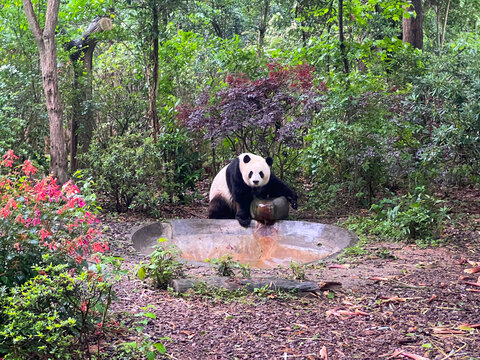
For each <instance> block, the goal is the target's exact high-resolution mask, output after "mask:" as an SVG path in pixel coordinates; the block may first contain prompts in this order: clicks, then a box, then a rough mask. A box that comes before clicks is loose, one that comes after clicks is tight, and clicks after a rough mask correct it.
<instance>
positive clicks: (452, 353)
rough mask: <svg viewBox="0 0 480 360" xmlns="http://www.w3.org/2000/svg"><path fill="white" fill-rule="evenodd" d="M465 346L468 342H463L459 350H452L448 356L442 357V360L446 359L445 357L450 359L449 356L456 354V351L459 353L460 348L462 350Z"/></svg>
mask: <svg viewBox="0 0 480 360" xmlns="http://www.w3.org/2000/svg"><path fill="white" fill-rule="evenodd" d="M465 346H467V344H466V343H463V346H461V347H459V348H458V349H457V350H455V351H454V352H450V354H448V355H447V356H445V357H444V358H442V359H441V360H445V359H448V358H449V357H451V356H453V355H455V354H456V353H458V352H459V351H460V350H462V349H463V348H464V347H465Z"/></svg>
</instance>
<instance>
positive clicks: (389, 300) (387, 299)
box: [380, 296, 407, 302]
mask: <svg viewBox="0 0 480 360" xmlns="http://www.w3.org/2000/svg"><path fill="white" fill-rule="evenodd" d="M380 299H382V302H391V301H399V302H405V301H407V300H406V299H404V298H399V297H398V296H392V297H387V296H380Z"/></svg>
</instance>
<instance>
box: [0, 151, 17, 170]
mask: <svg viewBox="0 0 480 360" xmlns="http://www.w3.org/2000/svg"><path fill="white" fill-rule="evenodd" d="M15 159H18V156H17V155H15V154H14V152H13V150H12V149H10V150H8V151H7V153H6V154H5V155H3V160H2V165H4V166H6V167H12V165H13V161H14V160H15Z"/></svg>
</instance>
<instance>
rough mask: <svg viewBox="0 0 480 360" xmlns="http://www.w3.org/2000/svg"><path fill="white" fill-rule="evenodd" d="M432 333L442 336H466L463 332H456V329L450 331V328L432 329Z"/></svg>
mask: <svg viewBox="0 0 480 360" xmlns="http://www.w3.org/2000/svg"><path fill="white" fill-rule="evenodd" d="M432 331H433V333H434V334H440V335H450V334H464V332H463V331H462V330H455V329H448V328H441V327H436V328H432Z"/></svg>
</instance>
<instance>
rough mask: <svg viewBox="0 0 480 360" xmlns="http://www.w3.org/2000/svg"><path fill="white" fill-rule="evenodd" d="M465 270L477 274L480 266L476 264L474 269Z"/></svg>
mask: <svg viewBox="0 0 480 360" xmlns="http://www.w3.org/2000/svg"><path fill="white" fill-rule="evenodd" d="M463 271H464V272H466V273H467V274H476V273H478V272H480V266H475V267H474V268H472V269H465V270H463Z"/></svg>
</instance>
